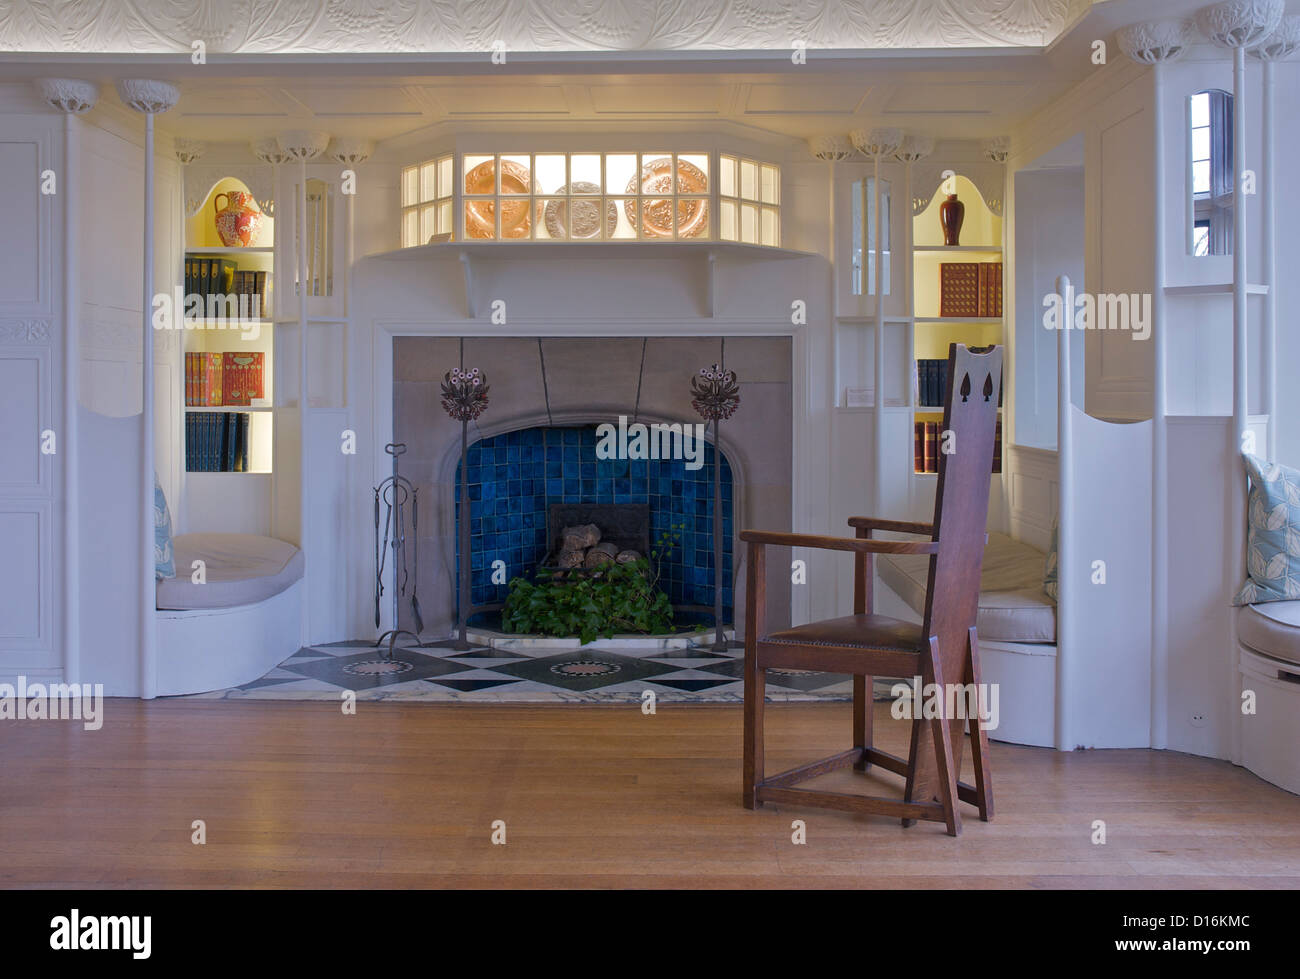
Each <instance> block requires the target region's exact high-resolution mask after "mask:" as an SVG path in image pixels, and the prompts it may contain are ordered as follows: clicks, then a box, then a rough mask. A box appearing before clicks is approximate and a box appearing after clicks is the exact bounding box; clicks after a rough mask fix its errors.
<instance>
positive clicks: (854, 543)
mask: <svg viewBox="0 0 1300 979" xmlns="http://www.w3.org/2000/svg"><path fill="white" fill-rule="evenodd" d="M740 539H741V540H743V541H748V542H749V543H750V544H773V545H775V546H777V547H813V548H817V549H818V550H823V551H856V552H858V553H860V554H937V553H938V551H939V542H938V541H902V540H870V539H868V538H865V537H823V536H820V535H817V534H783V533H769V532H768V531H765V530H742V531H741V532H740Z"/></svg>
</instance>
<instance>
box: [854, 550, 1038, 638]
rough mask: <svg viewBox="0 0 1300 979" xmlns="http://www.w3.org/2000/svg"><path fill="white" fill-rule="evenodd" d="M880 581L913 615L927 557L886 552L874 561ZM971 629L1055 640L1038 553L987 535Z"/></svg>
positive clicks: (920, 606) (921, 603) (921, 606)
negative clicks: (894, 593)
mask: <svg viewBox="0 0 1300 979" xmlns="http://www.w3.org/2000/svg"><path fill="white" fill-rule="evenodd" d="M879 565H880V578H881V580H882V581H883V582H884V583H885V584H887V585H888V586H889V587H890V588H892V589H893V590H894V591H895V592H896V593H897V594H898V596H899V597H900V598H901V599H902V600H903V601H905V602H907V604H908V605H910V606H911V607H912V609H913V610H914V611H916V612H917V613H924V611H925V589H926V585H927V583H928V580H929V576H930V558H929V557H928V556H927V555H925V554H889V555H881V557H880V559H879ZM975 628H976V629H978V630H979V636H980V638H981V639H998V640H1001V641H1003V642H1024V643H1053V642H1056V604H1055V603H1054V602H1053V601H1052V600H1051V599H1050V598H1048V597H1047V595H1046V594H1044V593H1043V552H1042V551H1039V550H1036V549H1034V548H1032V547H1030V546H1029V545H1028V544H1022V543H1021V542H1020V541H1017V540H1012V539H1011V538H1010V537H1008V536H1007V535H1006V534H994V533H990V534H989V542H988V544H986V545H985V547H984V566H983V571H982V572H981V574H980V609H979V618H978V619H977V620H976V624H975Z"/></svg>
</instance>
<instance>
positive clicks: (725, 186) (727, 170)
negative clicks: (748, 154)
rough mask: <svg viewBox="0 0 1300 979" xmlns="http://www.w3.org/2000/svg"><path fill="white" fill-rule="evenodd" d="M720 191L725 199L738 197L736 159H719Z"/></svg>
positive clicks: (730, 157)
mask: <svg viewBox="0 0 1300 979" xmlns="http://www.w3.org/2000/svg"><path fill="white" fill-rule="evenodd" d="M718 168H719V169H718V190H719V191H721V193H722V196H723V197H735V196H736V158H735V157H734V156H725V155H724V156H721V157H719V158H718Z"/></svg>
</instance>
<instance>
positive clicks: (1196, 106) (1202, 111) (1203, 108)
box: [1192, 92, 1210, 126]
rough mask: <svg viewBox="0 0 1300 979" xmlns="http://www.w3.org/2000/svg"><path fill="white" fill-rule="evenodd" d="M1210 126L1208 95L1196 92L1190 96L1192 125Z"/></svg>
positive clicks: (1207, 93)
mask: <svg viewBox="0 0 1300 979" xmlns="http://www.w3.org/2000/svg"><path fill="white" fill-rule="evenodd" d="M1209 124H1210V93H1209V92H1197V93H1196V94H1195V95H1193V96H1192V125H1193V126H1208V125H1209Z"/></svg>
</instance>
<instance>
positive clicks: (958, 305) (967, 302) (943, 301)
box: [939, 262, 980, 317]
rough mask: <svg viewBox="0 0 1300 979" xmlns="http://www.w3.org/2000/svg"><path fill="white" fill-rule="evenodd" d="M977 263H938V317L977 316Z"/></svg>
mask: <svg viewBox="0 0 1300 979" xmlns="http://www.w3.org/2000/svg"><path fill="white" fill-rule="evenodd" d="M979 297H980V266H979V262H940V263H939V315H940V316H954V317H955V316H978V315H979Z"/></svg>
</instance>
